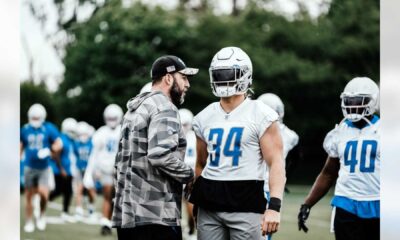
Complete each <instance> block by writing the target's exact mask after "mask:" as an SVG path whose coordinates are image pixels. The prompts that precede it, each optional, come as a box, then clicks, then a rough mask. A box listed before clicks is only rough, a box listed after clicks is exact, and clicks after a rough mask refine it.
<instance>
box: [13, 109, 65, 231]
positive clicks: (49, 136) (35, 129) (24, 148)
mask: <svg viewBox="0 0 400 240" xmlns="http://www.w3.org/2000/svg"><path fill="white" fill-rule="evenodd" d="M45 119H46V109H45V108H44V107H43V105H41V104H39V103H35V104H33V105H32V106H31V107H30V108H29V110H28V120H29V122H28V124H25V125H24V126H23V127H22V129H21V132H20V153H21V155H22V152H24V154H25V162H24V164H25V166H24V178H25V179H24V183H25V196H26V216H25V218H26V222H25V226H24V231H25V232H33V231H34V230H35V225H34V224H33V219H32V212H33V206H32V197H33V196H34V195H35V194H36V193H38V194H39V196H40V216H39V218H37V219H36V227H37V228H38V229H39V230H42V231H43V230H45V229H46V219H45V216H44V213H45V210H46V205H47V199H48V196H49V187H48V184H49V178H50V176H49V173H50V172H49V171H48V168H49V162H50V161H51V156H53V157H54V156H56V155H58V154H59V153H60V151H61V149H62V142H61V139H60V137H59V135H60V134H59V132H58V130H57V128H56V127H55V126H54V125H53V124H52V123H50V122H45ZM57 159H58V158H57ZM57 163H58V165H59V166H60V168H61V170H62V171H64V169H63V168H62V167H61V164H60V162H59V159H58V161H57Z"/></svg>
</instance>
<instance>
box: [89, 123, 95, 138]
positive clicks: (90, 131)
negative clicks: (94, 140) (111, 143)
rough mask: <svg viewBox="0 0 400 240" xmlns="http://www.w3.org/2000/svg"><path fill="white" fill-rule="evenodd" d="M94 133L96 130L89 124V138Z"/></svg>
mask: <svg viewBox="0 0 400 240" xmlns="http://www.w3.org/2000/svg"><path fill="white" fill-rule="evenodd" d="M95 132H96V128H94V127H93V126H92V125H90V124H89V136H90V137H92V136H93V134H94V133H95Z"/></svg>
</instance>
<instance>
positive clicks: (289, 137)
mask: <svg viewBox="0 0 400 240" xmlns="http://www.w3.org/2000/svg"><path fill="white" fill-rule="evenodd" d="M258 100H260V101H261V102H263V103H265V104H267V105H268V106H269V107H271V108H272V109H274V110H275V112H277V113H278V115H279V129H280V131H281V136H282V142H283V159H286V157H287V155H288V153H289V151H290V150H292V149H293V148H294V147H295V146H296V145H297V143H298V142H299V136H298V135H297V133H296V132H295V131H293V130H291V129H290V128H288V127H287V126H286V125H285V124H284V123H283V116H284V115H285V106H284V105H283V102H282V100H281V99H280V98H279V97H278V96H277V95H276V94H273V93H264V94H262V95H261V96H259V97H258ZM286 174H287V175H288V166H286ZM264 181H265V183H264V191H265V193H266V196H267V199H268V198H269V189H268V172H266V174H265V179H264ZM285 191H286V192H289V190H287V189H286V187H285Z"/></svg>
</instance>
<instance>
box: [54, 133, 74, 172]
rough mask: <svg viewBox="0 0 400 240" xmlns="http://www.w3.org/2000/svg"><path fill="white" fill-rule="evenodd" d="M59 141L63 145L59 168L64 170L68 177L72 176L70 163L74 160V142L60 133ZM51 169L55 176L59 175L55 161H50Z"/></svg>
mask: <svg viewBox="0 0 400 240" xmlns="http://www.w3.org/2000/svg"><path fill="white" fill-rule="evenodd" d="M61 141H62V143H63V149H62V151H61V166H62V167H63V169H64V170H65V172H66V173H67V175H68V176H71V175H72V171H71V167H72V165H71V162H72V161H73V159H72V158H76V156H75V152H74V140H73V139H71V138H70V137H68V135H66V134H64V133H61ZM50 165H51V167H52V169H53V172H54V174H55V175H59V174H60V169H58V167H57V164H56V162H55V161H51V164H50Z"/></svg>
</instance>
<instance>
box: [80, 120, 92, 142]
mask: <svg viewBox="0 0 400 240" xmlns="http://www.w3.org/2000/svg"><path fill="white" fill-rule="evenodd" d="M77 125H78V126H77V133H78V139H79V141H81V142H83V143H85V142H87V141H88V140H89V138H90V136H91V128H90V125H89V124H88V123H87V122H84V121H81V122H79V123H78V124H77Z"/></svg>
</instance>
